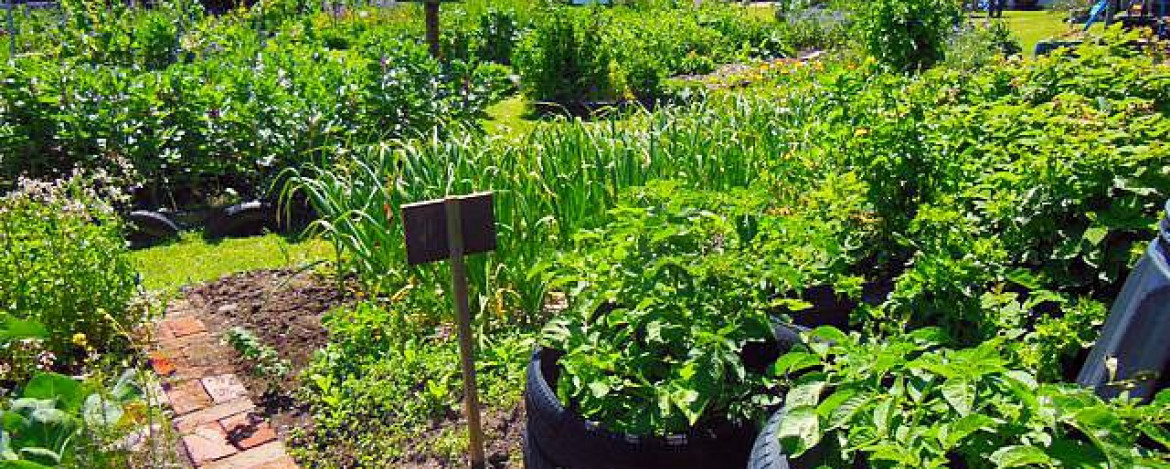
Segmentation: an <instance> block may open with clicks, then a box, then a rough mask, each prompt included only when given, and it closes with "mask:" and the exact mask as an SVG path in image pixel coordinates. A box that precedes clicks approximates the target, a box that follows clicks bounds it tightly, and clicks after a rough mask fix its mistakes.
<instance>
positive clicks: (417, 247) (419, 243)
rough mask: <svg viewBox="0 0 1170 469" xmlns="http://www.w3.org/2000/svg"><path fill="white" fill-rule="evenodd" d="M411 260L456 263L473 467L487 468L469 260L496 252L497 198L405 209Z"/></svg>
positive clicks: (471, 198)
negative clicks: (469, 296) (494, 201)
mask: <svg viewBox="0 0 1170 469" xmlns="http://www.w3.org/2000/svg"><path fill="white" fill-rule="evenodd" d="M402 224H403V227H404V229H405V232H406V233H405V235H406V260H407V262H408V263H410V265H418V264H426V263H429V262H435V261H440V260H443V259H447V260H449V261H451V292H452V294H453V295H454V300H455V301H454V303H455V318H456V321H457V322H458V327H459V354H460V359H461V363H460V365H461V368H462V371H463V407H464V411H465V412H466V414H467V428H468V433H469V434H470V440H471V441H470V445H468V452H469V457H470V459H471V467H472V468H473V469H482V468H483V467H484V453H483V428H482V427H481V425H480V421H479V393H478V392H477V391H476V386H475V357H474V349H473V348H472V346H471V344H472V340H471V312H470V308H469V306H468V300H467V266H466V265H465V264H464V263H463V256H465V255H468V254H478V253H483V252H488V251H493V250H495V249H496V220H495V213H494V211H493V206H492V194H491V193H490V192H480V193H477V194H471V195H466V196H456V197H447V198H445V199H437V200H430V201H426V202H419V203H414V204H409V205H403V206H402Z"/></svg>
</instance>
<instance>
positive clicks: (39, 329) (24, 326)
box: [0, 314, 49, 344]
mask: <svg viewBox="0 0 1170 469" xmlns="http://www.w3.org/2000/svg"><path fill="white" fill-rule="evenodd" d="M48 337H49V330H48V329H46V328H45V326H44V325H43V324H41V323H39V322H37V321H32V320H22V319H17V318H15V317H12V316H6V315H3V314H0V344H4V343H6V342H13V341H17V340H25V339H47V338H48Z"/></svg>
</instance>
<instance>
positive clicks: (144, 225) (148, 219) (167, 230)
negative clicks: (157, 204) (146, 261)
mask: <svg viewBox="0 0 1170 469" xmlns="http://www.w3.org/2000/svg"><path fill="white" fill-rule="evenodd" d="M126 221H127V222H128V224H129V227H128V233H127V239H128V240H129V241H130V245H131V246H132V247H146V246H153V245H155V244H159V243H162V242H166V241H169V240H172V239H175V238H178V237H179V226H178V225H177V224H175V222H173V221H171V219H170V218H169V217H167V216H166V215H163V214H161V213H158V212H152V211H149V210H135V211H133V212H130V213H129V214H128V215H126Z"/></svg>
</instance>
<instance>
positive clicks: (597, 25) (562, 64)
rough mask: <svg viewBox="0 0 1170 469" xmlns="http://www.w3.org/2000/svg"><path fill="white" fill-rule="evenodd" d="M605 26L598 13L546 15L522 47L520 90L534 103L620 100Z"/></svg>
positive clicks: (571, 103) (520, 52)
mask: <svg viewBox="0 0 1170 469" xmlns="http://www.w3.org/2000/svg"><path fill="white" fill-rule="evenodd" d="M601 28H602V24H601V20H600V19H597V18H595V17H589V16H584V15H579V14H570V12H563V13H562V12H557V11H555V10H554V12H553V13H551V14H548V15H545V17H544V18H543V19H542V20H540V21H538V22H537V26H536V28H535V29H534V30H533V31H532V33H531V34H530V35H529V36H528V37H527V38H526V39H525V40H524V41H523V42H522V43H521V45H520V49H519V50H518V51H517V55H518V56H517V57H516V66H517V68H518V69H519V71H520V77H521V81H520V83H521V91H523V92H524V94H525V95H526V96H528V98H530V99H532V100H534V101H540V102H549V103H556V104H561V105H565V106H582V105H584V104H586V103H588V102H590V101H604V100H612V99H614V98H616V96H615V93H614V86H613V83H612V82H611V79H610V63H611V62H612V56H611V55H610V51H609V50H608V48H606V47H603V36H602V33H601Z"/></svg>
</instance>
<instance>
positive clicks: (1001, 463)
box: [989, 446, 1052, 468]
mask: <svg viewBox="0 0 1170 469" xmlns="http://www.w3.org/2000/svg"><path fill="white" fill-rule="evenodd" d="M989 459H991V462H993V463H995V466H996V467H1001V468H1003V467H1023V466H1033V465H1039V464H1043V465H1048V464H1051V463H1052V458H1050V457H1048V454H1047V453H1045V452H1044V451H1043V450H1041V449H1040V448H1037V447H1035V446H1007V447H1004V448H1000V449H999V450H997V451H996V452H994V453H991V456H990V457H989Z"/></svg>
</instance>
